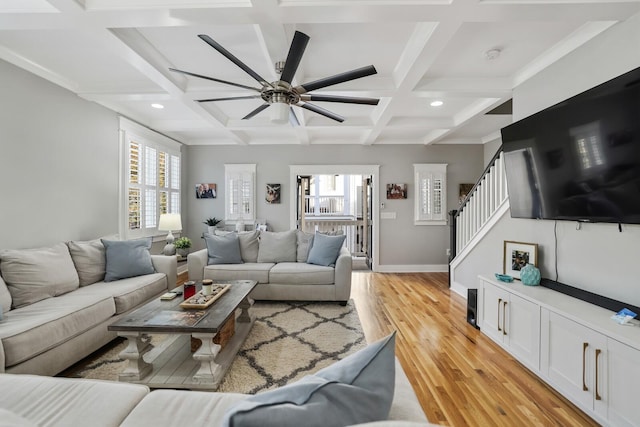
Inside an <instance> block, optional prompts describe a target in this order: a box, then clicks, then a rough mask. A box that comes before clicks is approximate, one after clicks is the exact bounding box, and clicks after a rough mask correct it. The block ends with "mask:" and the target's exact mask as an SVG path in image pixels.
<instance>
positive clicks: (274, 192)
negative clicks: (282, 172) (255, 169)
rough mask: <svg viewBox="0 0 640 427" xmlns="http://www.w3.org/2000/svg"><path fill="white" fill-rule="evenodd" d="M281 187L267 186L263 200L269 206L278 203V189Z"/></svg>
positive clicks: (275, 185)
mask: <svg viewBox="0 0 640 427" xmlns="http://www.w3.org/2000/svg"><path fill="white" fill-rule="evenodd" d="M281 187H282V186H281V185H280V184H267V193H266V195H265V200H266V201H267V203H269V204H277V203H280V188H281Z"/></svg>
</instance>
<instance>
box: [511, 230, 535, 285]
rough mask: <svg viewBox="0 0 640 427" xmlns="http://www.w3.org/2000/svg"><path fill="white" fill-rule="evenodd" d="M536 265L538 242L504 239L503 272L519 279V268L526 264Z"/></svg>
mask: <svg viewBox="0 0 640 427" xmlns="http://www.w3.org/2000/svg"><path fill="white" fill-rule="evenodd" d="M527 264H533V265H534V266H536V267H537V266H538V244H537V243H525V242H511V241H508V240H505V241H504V274H508V275H509V276H512V277H513V278H515V279H520V270H522V268H523V267H524V266H525V265H527Z"/></svg>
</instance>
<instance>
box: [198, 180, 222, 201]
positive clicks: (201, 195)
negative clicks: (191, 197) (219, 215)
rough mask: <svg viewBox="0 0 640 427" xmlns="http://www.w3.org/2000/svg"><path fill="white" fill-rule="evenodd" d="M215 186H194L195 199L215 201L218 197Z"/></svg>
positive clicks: (203, 184)
mask: <svg viewBox="0 0 640 427" xmlns="http://www.w3.org/2000/svg"><path fill="white" fill-rule="evenodd" d="M216 188H217V186H216V184H205V183H202V184H196V199H215V198H216V197H218V194H217V191H216Z"/></svg>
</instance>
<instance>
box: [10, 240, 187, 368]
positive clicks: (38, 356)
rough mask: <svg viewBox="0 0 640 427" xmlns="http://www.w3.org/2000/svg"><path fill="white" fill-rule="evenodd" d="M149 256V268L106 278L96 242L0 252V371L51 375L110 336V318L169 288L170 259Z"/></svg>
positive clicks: (172, 263)
mask: <svg viewBox="0 0 640 427" xmlns="http://www.w3.org/2000/svg"><path fill="white" fill-rule="evenodd" d="M149 257H150V259H151V265H152V266H153V268H152V270H151V271H153V270H155V272H151V273H149V274H144V275H139V276H135V277H129V278H123V279H121V280H114V281H109V282H105V281H104V279H105V269H106V267H107V265H106V261H105V249H104V246H103V245H102V242H101V241H100V240H94V241H88V242H68V243H66V244H65V243H59V244H57V245H54V246H51V247H48V248H37V249H23V250H3V251H0V274H1V275H0V306H1V307H2V313H3V315H2V317H3V318H2V320H0V372H7V373H15V374H23V373H28V374H39V375H55V374H57V373H59V372H61V371H62V370H64V369H66V368H67V367H69V366H71V365H72V364H74V363H76V362H77V361H79V360H81V359H82V358H84V357H86V356H88V355H89V354H91V353H92V352H94V351H96V350H97V349H99V348H100V347H102V346H103V345H105V344H106V343H108V342H109V341H111V340H113V339H114V338H115V337H116V335H115V333H113V332H109V331H107V326H108V325H109V324H110V323H112V322H114V321H116V320H118V319H119V318H120V317H122V316H123V315H124V314H125V313H127V312H129V311H131V310H133V309H135V308H136V307H138V306H140V305H142V304H144V303H146V302H148V301H149V300H150V299H152V298H156V297H157V296H159V295H161V294H162V293H164V292H167V290H170V289H173V288H174V287H175V285H176V278H177V274H176V269H177V262H176V258H175V257H165V256H159V255H149ZM147 261H148V260H147ZM128 262H133V261H128Z"/></svg>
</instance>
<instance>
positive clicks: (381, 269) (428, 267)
mask: <svg viewBox="0 0 640 427" xmlns="http://www.w3.org/2000/svg"><path fill="white" fill-rule="evenodd" d="M375 271H376V273H446V272H447V271H449V266H448V265H447V264H422V265H420V264H409V265H378V266H377V268H376V270H375Z"/></svg>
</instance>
